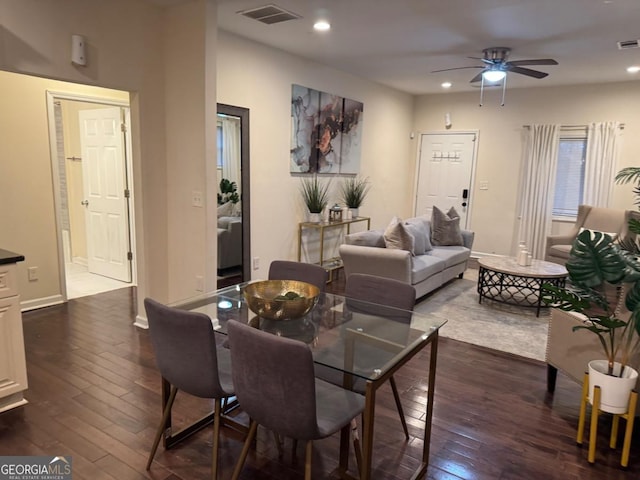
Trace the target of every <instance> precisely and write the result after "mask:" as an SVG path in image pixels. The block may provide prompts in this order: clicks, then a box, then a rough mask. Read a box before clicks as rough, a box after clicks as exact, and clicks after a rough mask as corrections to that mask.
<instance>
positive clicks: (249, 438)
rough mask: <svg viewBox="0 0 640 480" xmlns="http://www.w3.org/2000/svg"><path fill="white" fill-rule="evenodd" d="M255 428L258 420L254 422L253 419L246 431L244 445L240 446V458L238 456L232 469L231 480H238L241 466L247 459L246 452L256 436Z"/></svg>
mask: <svg viewBox="0 0 640 480" xmlns="http://www.w3.org/2000/svg"><path fill="white" fill-rule="evenodd" d="M257 429H258V422H256V421H255V420H251V425H249V432H248V433H247V438H246V439H245V441H244V445H243V446H242V452H240V458H238V462H237V463H236V467H235V468H234V469H233V475H231V480H238V478H239V477H240V472H241V471H242V467H244V461H245V460H246V459H247V454H248V453H249V448H251V442H253V438H254V437H255V436H256V430H257Z"/></svg>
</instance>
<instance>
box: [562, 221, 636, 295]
mask: <svg viewBox="0 0 640 480" xmlns="http://www.w3.org/2000/svg"><path fill="white" fill-rule="evenodd" d="M612 242H613V240H612V238H611V236H610V235H608V234H606V233H602V232H597V231H591V230H584V231H583V232H581V233H580V234H579V235H578V236H577V238H576V240H575V241H574V242H573V246H572V248H571V253H570V256H569V260H568V261H567V264H566V267H567V270H568V272H569V276H570V278H571V282H572V283H574V284H578V285H581V286H585V287H589V288H593V287H598V286H601V285H603V284H604V283H605V282H608V283H613V284H615V283H619V282H620V281H622V279H623V278H624V272H625V266H626V263H625V261H624V259H623V258H621V256H620V255H619V252H618V251H617V250H616V249H615V248H614V246H613V244H612Z"/></svg>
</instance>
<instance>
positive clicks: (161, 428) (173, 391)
mask: <svg viewBox="0 0 640 480" xmlns="http://www.w3.org/2000/svg"><path fill="white" fill-rule="evenodd" d="M177 393H178V389H177V388H176V387H174V386H173V385H171V390H170V392H169V399H168V400H167V405H166V406H165V407H164V412H162V420H160V425H159V426H158V430H157V431H156V437H155V438H154V439H153V447H151V452H149V458H148V460H147V466H146V467H145V468H146V469H147V470H149V469H150V468H151V462H153V457H154V456H155V455H156V450H158V444H159V443H160V438H161V437H162V432H163V431H164V426H165V424H166V423H167V419H168V418H169V414H170V413H171V407H172V406H173V402H174V400H175V399H176V394H177Z"/></svg>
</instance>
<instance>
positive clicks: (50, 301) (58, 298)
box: [20, 294, 64, 312]
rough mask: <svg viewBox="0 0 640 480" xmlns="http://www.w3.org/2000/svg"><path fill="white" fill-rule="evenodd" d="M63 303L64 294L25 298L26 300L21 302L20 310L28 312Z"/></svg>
mask: <svg viewBox="0 0 640 480" xmlns="http://www.w3.org/2000/svg"><path fill="white" fill-rule="evenodd" d="M61 303H64V299H63V298H62V295H60V294H58V295H51V296H50V297H42V298H35V299H33V300H25V301H24V302H20V310H21V311H23V312H28V311H29V310H35V309H37V308H44V307H50V306H52V305H60V304H61Z"/></svg>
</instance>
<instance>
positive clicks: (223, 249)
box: [218, 217, 242, 270]
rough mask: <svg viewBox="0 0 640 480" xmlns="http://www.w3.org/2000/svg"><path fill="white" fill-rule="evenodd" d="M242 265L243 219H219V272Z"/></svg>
mask: <svg viewBox="0 0 640 480" xmlns="http://www.w3.org/2000/svg"><path fill="white" fill-rule="evenodd" d="M239 265H242V217H219V218H218V270H224V269H225V268H230V267H237V266H239Z"/></svg>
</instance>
